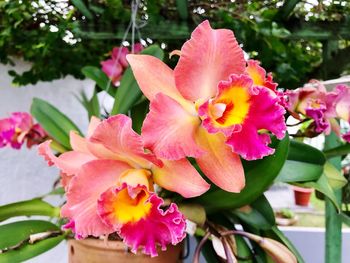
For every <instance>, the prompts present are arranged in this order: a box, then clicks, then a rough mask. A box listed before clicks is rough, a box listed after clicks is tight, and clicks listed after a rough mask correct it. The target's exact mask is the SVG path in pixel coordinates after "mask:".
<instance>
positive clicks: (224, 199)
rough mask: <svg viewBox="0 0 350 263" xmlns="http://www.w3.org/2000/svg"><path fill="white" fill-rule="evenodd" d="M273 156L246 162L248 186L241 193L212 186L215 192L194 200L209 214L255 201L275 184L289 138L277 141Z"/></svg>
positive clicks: (209, 192) (212, 191) (284, 158)
mask: <svg viewBox="0 0 350 263" xmlns="http://www.w3.org/2000/svg"><path fill="white" fill-rule="evenodd" d="M272 146H273V147H274V148H275V149H276V150H275V153H274V154H273V155H270V156H268V157H265V158H264V159H262V160H257V161H250V162H246V161H245V162H244V168H245V178H246V186H245V188H244V189H243V190H242V191H241V192H240V193H229V192H226V191H223V190H221V189H218V188H217V187H214V186H212V188H213V190H210V191H208V192H207V193H205V194H203V195H202V196H200V197H198V198H196V199H194V202H197V203H199V204H201V205H203V206H204V208H205V209H206V211H207V212H208V213H213V212H215V211H218V210H221V209H234V208H239V207H242V206H244V205H247V204H250V203H252V202H253V201H255V200H256V199H257V198H258V197H259V196H261V195H262V193H263V192H264V191H266V190H267V189H268V187H269V186H270V185H271V184H272V183H273V180H274V179H275V178H276V176H277V175H278V173H279V172H280V170H281V169H282V167H283V164H284V162H285V160H286V158H287V154H288V146H289V137H288V135H286V137H285V138H284V139H283V140H282V141H275V142H274V144H273V145H272Z"/></svg>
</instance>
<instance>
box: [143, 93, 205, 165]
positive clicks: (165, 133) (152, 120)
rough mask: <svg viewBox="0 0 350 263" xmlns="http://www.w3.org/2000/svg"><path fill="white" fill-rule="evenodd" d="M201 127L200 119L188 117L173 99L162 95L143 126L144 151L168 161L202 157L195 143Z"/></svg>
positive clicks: (157, 98) (151, 108)
mask: <svg viewBox="0 0 350 263" xmlns="http://www.w3.org/2000/svg"><path fill="white" fill-rule="evenodd" d="M199 124H200V120H199V118H198V117H196V116H193V115H192V114H190V113H188V112H187V111H186V110H185V109H184V108H183V107H182V106H181V105H180V104H179V103H178V102H176V101H175V100H174V99H172V98H170V97H168V96H166V95H164V94H162V93H159V94H157V96H156V97H155V98H154V100H153V101H152V102H151V105H150V112H149V113H148V115H147V116H146V119H145V121H144V123H143V127H142V137H143V140H144V142H145V147H146V148H149V149H151V150H152V151H153V152H154V153H155V154H156V156H158V157H160V158H164V159H168V160H179V159H182V158H185V157H186V156H190V157H198V156H200V155H201V154H202V153H203V151H202V150H201V149H200V148H199V147H198V146H197V144H196V143H195V141H194V133H195V131H196V129H197V128H198V127H199Z"/></svg>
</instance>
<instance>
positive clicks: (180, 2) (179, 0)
mask: <svg viewBox="0 0 350 263" xmlns="http://www.w3.org/2000/svg"><path fill="white" fill-rule="evenodd" d="M176 8H177V11H178V12H179V15H180V18H181V19H182V20H186V19H187V18H188V4H187V0H176Z"/></svg>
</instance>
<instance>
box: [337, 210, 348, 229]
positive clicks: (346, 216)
mask: <svg viewBox="0 0 350 263" xmlns="http://www.w3.org/2000/svg"><path fill="white" fill-rule="evenodd" d="M339 216H340V217H341V220H342V221H343V223H344V224H346V225H347V226H350V217H349V215H347V214H346V213H345V212H341V213H340V215H339Z"/></svg>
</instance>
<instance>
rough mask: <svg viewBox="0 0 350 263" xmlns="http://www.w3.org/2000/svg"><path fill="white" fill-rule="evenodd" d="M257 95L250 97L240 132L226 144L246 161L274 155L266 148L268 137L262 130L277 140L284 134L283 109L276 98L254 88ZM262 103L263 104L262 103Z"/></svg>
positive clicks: (271, 150) (264, 90)
mask: <svg viewBox="0 0 350 263" xmlns="http://www.w3.org/2000/svg"><path fill="white" fill-rule="evenodd" d="M256 88H257V90H258V94H256V95H253V96H252V97H251V100H250V103H251V106H250V110H249V113H248V117H247V118H246V120H245V122H244V124H243V125H242V130H241V131H239V132H235V133H232V135H231V137H230V138H229V139H228V140H227V144H228V145H230V146H232V150H233V151H234V152H236V153H238V154H239V155H241V156H242V157H243V158H244V159H246V160H255V159H260V158H263V157H264V156H267V155H270V154H273V153H274V149H272V148H270V147H268V144H269V143H270V137H269V135H268V134H266V133H261V131H262V130H264V131H270V132H272V133H273V134H275V135H276V137H277V138H278V139H282V138H283V137H284V135H285V132H286V124H285V120H284V113H285V111H284V109H283V107H282V106H280V105H279V103H278V101H279V100H278V98H277V97H272V96H271V93H270V91H269V90H268V89H266V88H264V87H256ZM262 102H263V103H262Z"/></svg>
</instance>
